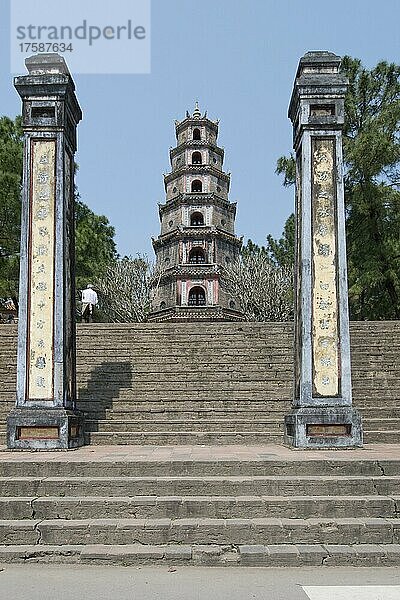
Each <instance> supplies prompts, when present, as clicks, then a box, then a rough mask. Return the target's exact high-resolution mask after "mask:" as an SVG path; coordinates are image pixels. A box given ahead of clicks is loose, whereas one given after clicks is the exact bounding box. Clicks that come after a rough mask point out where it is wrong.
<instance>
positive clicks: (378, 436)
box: [364, 429, 400, 444]
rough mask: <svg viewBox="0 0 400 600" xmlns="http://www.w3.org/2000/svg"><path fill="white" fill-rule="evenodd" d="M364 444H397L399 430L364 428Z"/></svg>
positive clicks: (398, 441) (399, 434)
mask: <svg viewBox="0 0 400 600" xmlns="http://www.w3.org/2000/svg"><path fill="white" fill-rule="evenodd" d="M364 442H365V443H366V444H374V443H379V444H398V443H400V430H393V431H391V430H389V431H386V430H384V429H382V430H368V429H367V430H366V431H365V434H364Z"/></svg>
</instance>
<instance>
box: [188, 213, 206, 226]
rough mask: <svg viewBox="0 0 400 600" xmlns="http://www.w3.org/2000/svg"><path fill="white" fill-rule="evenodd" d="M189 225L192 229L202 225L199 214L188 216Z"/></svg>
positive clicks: (202, 220) (201, 218)
mask: <svg viewBox="0 0 400 600" xmlns="http://www.w3.org/2000/svg"><path fill="white" fill-rule="evenodd" d="M190 225H191V226H192V227H199V226H200V225H204V217H203V215H202V213H201V212H194V213H192V214H191V215H190Z"/></svg>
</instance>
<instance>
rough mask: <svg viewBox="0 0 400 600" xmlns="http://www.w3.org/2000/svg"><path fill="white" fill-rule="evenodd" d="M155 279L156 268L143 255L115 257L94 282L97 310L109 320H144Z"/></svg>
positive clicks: (153, 291) (120, 321)
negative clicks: (97, 303) (96, 291)
mask: <svg viewBox="0 0 400 600" xmlns="http://www.w3.org/2000/svg"><path fill="white" fill-rule="evenodd" d="M157 280H158V274H157V272H156V269H155V267H154V266H153V265H152V264H151V263H150V262H149V260H148V259H147V257H146V256H140V255H138V256H137V257H136V258H133V257H132V256H125V257H124V258H122V259H117V260H114V261H113V262H112V263H111V264H110V265H109V266H108V268H107V269H106V272H105V274H104V276H103V277H101V278H99V279H98V280H97V281H95V284H96V289H97V290H98V292H99V305H100V310H101V311H102V312H103V314H104V316H105V318H106V320H107V321H110V322H112V323H134V322H139V323H141V322H143V321H146V320H147V317H148V314H149V312H150V310H151V303H152V299H153V295H154V293H155V288H156V284H157Z"/></svg>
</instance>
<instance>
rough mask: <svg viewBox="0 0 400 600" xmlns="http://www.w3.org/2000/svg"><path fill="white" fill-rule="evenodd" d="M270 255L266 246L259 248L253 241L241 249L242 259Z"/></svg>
mask: <svg viewBox="0 0 400 600" xmlns="http://www.w3.org/2000/svg"><path fill="white" fill-rule="evenodd" d="M258 254H260V255H265V256H267V255H268V252H267V249H266V248H265V246H258V245H257V244H255V243H254V242H253V241H252V240H250V239H249V240H247V244H246V245H245V246H242V249H241V255H242V258H244V259H245V258H247V257H248V256H255V255H258Z"/></svg>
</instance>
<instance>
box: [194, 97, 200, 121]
mask: <svg viewBox="0 0 400 600" xmlns="http://www.w3.org/2000/svg"><path fill="white" fill-rule="evenodd" d="M193 117H194V118H195V119H200V117H201V112H200V108H199V103H198V100H196V102H195V105H194V111H193Z"/></svg>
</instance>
